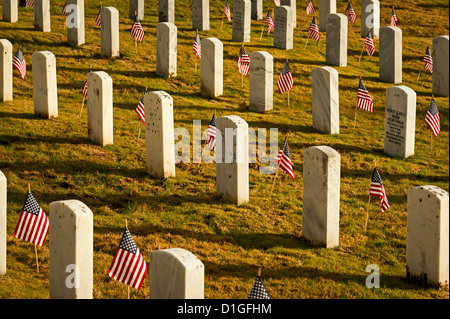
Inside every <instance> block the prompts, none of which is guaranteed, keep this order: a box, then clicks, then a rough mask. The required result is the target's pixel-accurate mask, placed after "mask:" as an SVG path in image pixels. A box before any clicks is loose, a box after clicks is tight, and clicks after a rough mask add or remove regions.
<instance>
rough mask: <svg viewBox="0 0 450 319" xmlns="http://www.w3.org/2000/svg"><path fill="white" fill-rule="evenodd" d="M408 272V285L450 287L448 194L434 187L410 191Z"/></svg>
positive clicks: (407, 242) (407, 243)
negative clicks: (413, 283) (410, 283)
mask: <svg viewBox="0 0 450 319" xmlns="http://www.w3.org/2000/svg"><path fill="white" fill-rule="evenodd" d="M407 201H408V213H407V216H408V218H407V233H406V271H407V274H406V276H407V279H408V281H412V282H418V283H420V284H422V285H425V286H445V285H448V284H449V256H448V253H449V232H448V225H449V218H448V214H449V206H448V193H447V192H446V191H444V190H443V189H441V188H439V187H437V186H432V185H426V186H418V187H414V188H410V189H408V200H407Z"/></svg>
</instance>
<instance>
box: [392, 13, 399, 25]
mask: <svg viewBox="0 0 450 319" xmlns="http://www.w3.org/2000/svg"><path fill="white" fill-rule="evenodd" d="M397 22H398V19H397V16H396V15H395V11H394V9H392V15H391V27H396V26H397Z"/></svg>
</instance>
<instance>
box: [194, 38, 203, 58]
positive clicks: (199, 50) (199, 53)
mask: <svg viewBox="0 0 450 319" xmlns="http://www.w3.org/2000/svg"><path fill="white" fill-rule="evenodd" d="M193 49H194V52H195V54H196V55H197V56H198V58H199V59H200V60H201V59H202V46H201V44H200V36H199V35H198V32H197V35H196V36H195V41H194V46H193Z"/></svg>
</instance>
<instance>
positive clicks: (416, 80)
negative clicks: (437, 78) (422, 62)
mask: <svg viewBox="0 0 450 319" xmlns="http://www.w3.org/2000/svg"><path fill="white" fill-rule="evenodd" d="M421 72H422V68H421V69H420V70H419V75H418V76H417V80H416V82H418V81H419V78H420V73H421Z"/></svg>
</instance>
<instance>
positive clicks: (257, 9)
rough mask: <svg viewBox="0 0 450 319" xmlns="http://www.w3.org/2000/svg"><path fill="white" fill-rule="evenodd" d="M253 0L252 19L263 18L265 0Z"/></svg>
mask: <svg viewBox="0 0 450 319" xmlns="http://www.w3.org/2000/svg"><path fill="white" fill-rule="evenodd" d="M251 2H252V12H251V18H252V20H262V19H263V18H264V16H263V0H251Z"/></svg>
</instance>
